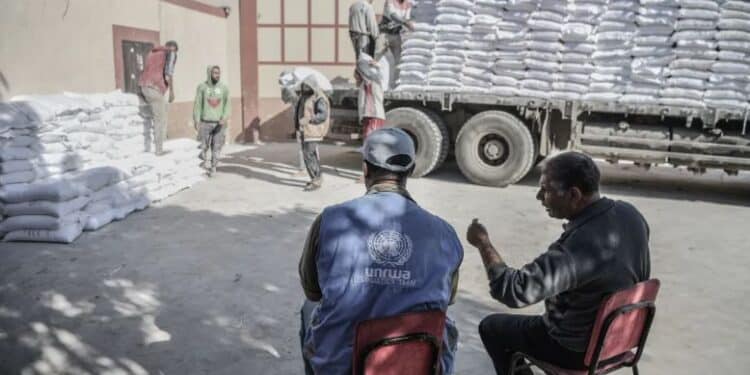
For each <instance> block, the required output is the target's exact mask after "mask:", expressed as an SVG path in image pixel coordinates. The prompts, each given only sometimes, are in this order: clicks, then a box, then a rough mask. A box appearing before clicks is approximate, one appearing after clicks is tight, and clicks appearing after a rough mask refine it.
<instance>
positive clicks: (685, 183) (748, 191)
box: [220, 142, 750, 206]
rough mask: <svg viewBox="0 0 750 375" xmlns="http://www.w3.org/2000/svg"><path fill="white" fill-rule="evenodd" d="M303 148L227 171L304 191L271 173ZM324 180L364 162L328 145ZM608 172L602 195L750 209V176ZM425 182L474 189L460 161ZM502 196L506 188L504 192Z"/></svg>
mask: <svg viewBox="0 0 750 375" xmlns="http://www.w3.org/2000/svg"><path fill="white" fill-rule="evenodd" d="M297 152H298V146H297V144H296V143H293V142H288V143H277V144H272V147H261V148H259V149H256V150H251V151H243V152H238V153H234V154H231V155H228V156H227V158H226V162H227V163H228V164H229V165H226V164H225V166H224V167H221V168H220V169H222V170H223V171H225V172H229V173H236V174H240V175H243V176H245V177H247V178H258V179H261V180H264V181H268V182H272V183H279V184H284V185H291V186H303V185H304V183H303V182H301V181H302V180H306V179H307V174H306V173H304V171H303V173H301V174H300V176H301V177H300V178H301V180H297V181H295V180H291V179H287V178H284V177H279V176H274V175H273V174H268V172H278V173H282V174H283V175H287V176H288V175H292V174H294V173H295V172H298V171H299V161H298V155H297ZM320 152H321V161H322V164H323V173H324V174H335V175H338V176H340V177H344V178H348V179H352V180H356V179H357V178H358V177H359V176H360V175H361V168H362V167H361V163H362V158H361V156H360V154H359V153H358V152H357V150H356V148H355V147H351V146H336V145H332V144H324V145H321V147H320ZM598 164H599V167H600V169H601V172H602V191H603V192H604V193H605V194H614V195H623V196H633V197H644V196H647V197H651V198H656V199H678V200H684V201H703V202H712V203H724V204H733V205H737V204H739V205H744V206H750V175H748V174H740V175H739V176H728V175H726V174H725V173H724V172H723V171H718V170H712V171H709V172H708V173H706V174H704V175H694V174H692V173H690V172H687V171H686V170H684V169H674V168H671V167H654V168H652V169H651V170H644V169H641V168H638V167H636V166H634V165H626V164H621V165H611V164H607V163H604V162H601V163H598ZM539 174H540V169H539V167H538V166H537V167H536V168H534V169H533V170H532V171H531V172H530V173H529V174H528V175H527V176H526V177H524V178H523V179H522V180H521V181H520V182H518V184H517V185H519V186H525V187H530V188H534V189H536V188H537V186H538V181H539ZM424 178H425V179H431V180H437V181H443V182H449V183H455V184H471V182H469V181H468V180H467V179H466V178H465V177H464V176H463V175H462V174H461V172H460V171H459V169H458V165H457V164H456V162H455V160H449V161H447V162H446V163H445V164H444V165H442V166H441V167H440V168H438V169H437V170H436V171H434V172H433V173H431V174H430V175H429V176H427V177H424ZM498 192H499V193H501V192H502V188H498Z"/></svg>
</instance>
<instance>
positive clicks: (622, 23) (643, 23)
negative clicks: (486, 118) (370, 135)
mask: <svg viewBox="0 0 750 375" xmlns="http://www.w3.org/2000/svg"><path fill="white" fill-rule="evenodd" d="M413 15H414V16H415V18H416V21H417V30H416V31H415V32H412V33H408V34H407V37H406V38H407V39H406V41H405V43H404V50H403V59H402V63H401V67H400V68H401V76H400V77H399V80H398V86H397V90H415V89H418V90H441V91H443V90H447V91H463V92H487V93H493V94H497V95H505V96H529V97H537V98H552V99H565V100H579V99H581V100H587V101H604V102H620V103H623V104H630V105H637V104H654V103H660V104H663V105H670V106H681V107H697V108H703V107H706V106H708V107H712V108H722V109H730V110H739V111H741V110H746V109H747V108H748V107H749V105H748V100H749V99H750V96H749V95H750V58H749V57H750V2H747V1H742V0H725V1H715V0H639V1H636V0H575V1H574V0H569V1H560V0H416V1H415V9H414V11H413Z"/></svg>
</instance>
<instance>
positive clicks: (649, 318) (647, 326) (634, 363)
mask: <svg viewBox="0 0 750 375" xmlns="http://www.w3.org/2000/svg"><path fill="white" fill-rule="evenodd" d="M640 309H645V310H646V321H645V322H644V324H643V332H641V337H640V339H639V341H638V350H637V351H636V354H635V357H633V359H632V360H631V361H629V362H625V363H621V364H620V365H618V366H615V367H613V368H611V369H607V370H606V371H603V372H597V369H598V368H599V366H600V365H602V364H604V365H606V364H609V363H611V362H614V360H616V359H617V358H618V356H615V357H613V358H610V359H606V360H604V361H601V362H600V360H599V356H600V355H601V352H602V349H603V348H604V340H606V338H607V333H608V332H609V328H610V326H611V325H612V323H613V322H614V321H615V319H617V318H618V317H620V316H621V315H624V314H627V313H629V312H631V311H635V310H640ZM655 314H656V306H655V304H654V302H653V301H642V302H638V303H633V304H629V305H624V306H621V307H619V308H617V309H615V310H614V311H612V312H611V313H609V315H607V317H606V318H605V319H604V323H603V325H602V331H601V333H599V337H597V338H596V347H595V349H594V355H593V357H592V361H591V364H590V365H589V366H588V375H603V374H608V373H611V372H613V371H616V370H619V369H621V368H623V367H631V368H632V369H633V375H638V361H639V360H640V359H641V355H642V354H643V349H644V348H645V346H646V339H647V338H648V333H649V331H650V330H651V324H652V323H653V321H654V315H655ZM592 339H593V337H592ZM519 359H528V360H529V362H530V364H528V365H524V366H519V367H517V364H516V363H517V362H518V360H519ZM539 362H541V361H539V360H537V359H535V358H533V357H531V356H529V355H526V354H524V353H520V352H518V353H515V354H513V357H512V360H511V367H510V374H511V375H513V374H515V373H516V371H517V370H521V369H525V368H530V367H531V366H536V367H538V368H540V369H542V370H543V371H544V372H545V373H547V374H549V372H548V371H547V370H545V369H544V367H542V366H540V365H539Z"/></svg>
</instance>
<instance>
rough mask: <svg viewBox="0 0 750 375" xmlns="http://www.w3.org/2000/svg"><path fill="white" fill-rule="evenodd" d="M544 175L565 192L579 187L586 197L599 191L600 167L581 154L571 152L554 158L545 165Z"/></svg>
mask: <svg viewBox="0 0 750 375" xmlns="http://www.w3.org/2000/svg"><path fill="white" fill-rule="evenodd" d="M542 173H544V174H546V175H547V178H549V179H550V180H552V181H553V182H555V183H556V184H557V185H558V186H557V187H558V188H560V189H563V190H568V189H571V188H573V187H577V188H578V189H579V190H581V192H582V193H583V194H585V195H589V194H592V193H595V192H598V191H599V180H600V179H601V173H600V172H599V167H597V166H596V163H595V162H594V160H593V159H591V157H589V156H588V155H586V154H582V153H580V152H574V151H569V152H564V153H562V154H559V155H555V156H553V157H552V158H550V159H548V160H547V161H546V162H545V163H544V167H543V170H542Z"/></svg>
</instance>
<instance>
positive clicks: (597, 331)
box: [584, 279, 659, 368]
mask: <svg viewBox="0 0 750 375" xmlns="http://www.w3.org/2000/svg"><path fill="white" fill-rule="evenodd" d="M658 292H659V280H658V279H651V280H647V281H643V282H640V283H638V284H635V285H633V286H632V287H630V288H628V289H625V290H621V291H619V292H616V293H614V294H612V295H611V296H609V297H607V298H606V299H605V300H604V301H603V302H602V305H601V307H600V308H599V312H598V314H597V316H596V321H595V322H594V327H593V329H592V331H591V339H590V340H589V345H588V349H587V350H586V357H585V358H584V364H585V365H586V366H588V367H593V368H596V366H597V365H598V364H599V363H600V362H603V361H606V360H608V359H612V358H615V357H618V356H620V355H622V354H623V353H626V352H628V351H632V350H633V349H634V348H636V347H637V348H638V352H637V354H636V356H635V359H634V360H633V363H635V362H637V361H638V359H640V355H641V352H642V351H643V345H644V344H645V342H646V336H647V335H648V331H649V329H650V327H651V321H652V319H653V316H654V312H655V305H654V302H655V301H656V294H657V293H658Z"/></svg>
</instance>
